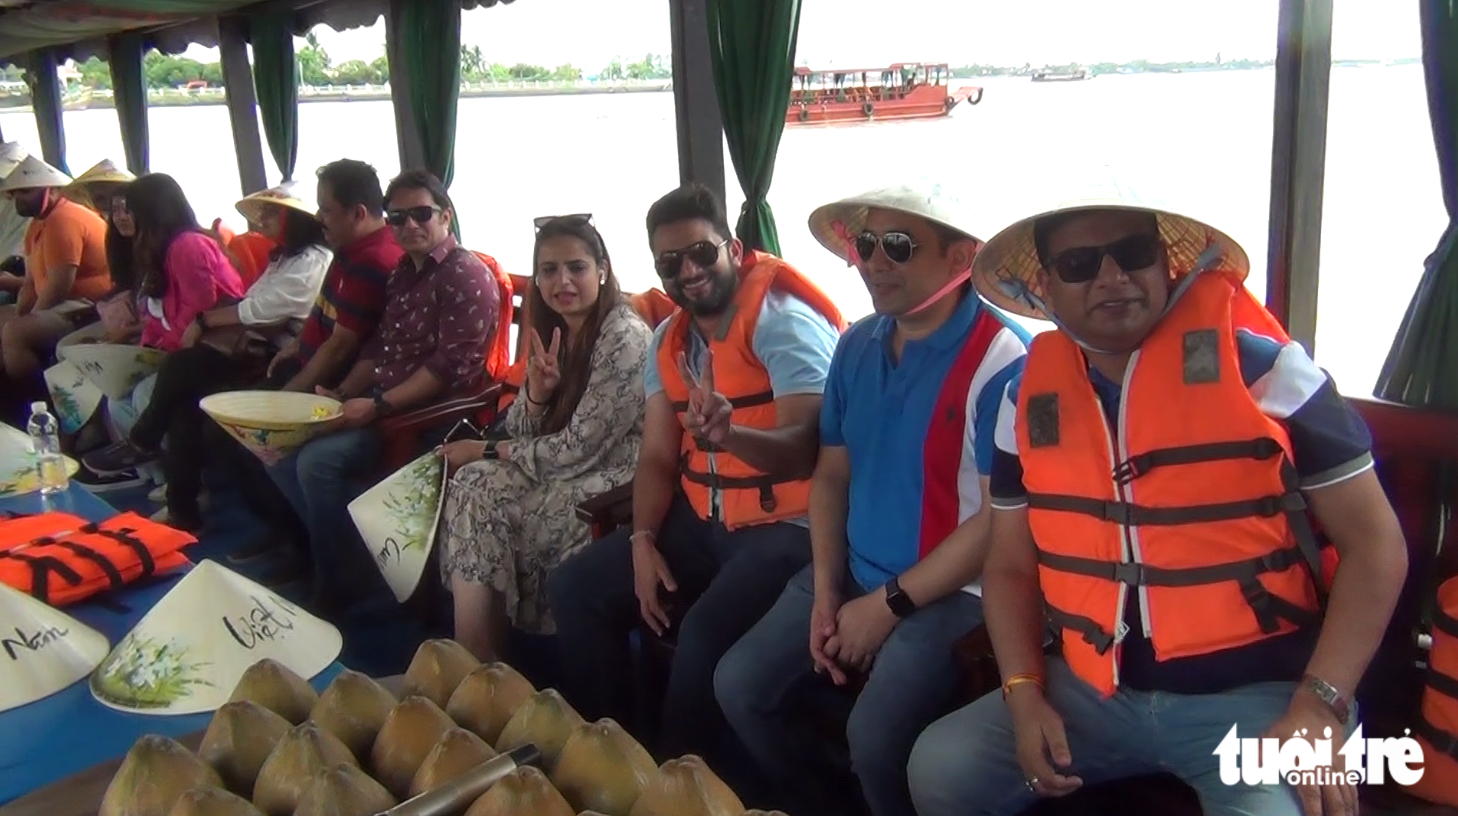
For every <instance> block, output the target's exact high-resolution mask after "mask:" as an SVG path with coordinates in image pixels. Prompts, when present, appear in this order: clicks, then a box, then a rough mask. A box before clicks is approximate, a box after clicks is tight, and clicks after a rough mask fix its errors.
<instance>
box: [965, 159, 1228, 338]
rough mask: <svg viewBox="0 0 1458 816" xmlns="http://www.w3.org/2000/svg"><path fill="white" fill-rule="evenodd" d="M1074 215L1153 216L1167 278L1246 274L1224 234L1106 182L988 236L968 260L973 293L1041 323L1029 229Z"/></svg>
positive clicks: (1037, 267)
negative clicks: (1202, 271)
mask: <svg viewBox="0 0 1458 816" xmlns="http://www.w3.org/2000/svg"><path fill="white" fill-rule="evenodd" d="M1079 210H1126V211H1132V212H1144V213H1149V214H1151V215H1153V216H1154V217H1155V220H1156V222H1157V223H1158V225H1159V234H1160V237H1161V238H1162V239H1163V240H1164V245H1165V250H1166V252H1167V255H1168V259H1169V260H1168V263H1169V274H1170V277H1171V278H1172V279H1175V280H1178V279H1180V278H1182V277H1183V276H1185V275H1186V274H1187V273H1189V272H1190V271H1191V270H1193V269H1194V268H1195V267H1196V266H1206V267H1207V268H1216V267H1218V268H1220V269H1222V270H1224V271H1226V272H1229V273H1230V274H1231V275H1233V276H1235V277H1236V278H1238V279H1240V280H1245V278H1246V276H1247V275H1248V274H1250V259H1249V258H1248V257H1247V256H1246V254H1245V250H1244V249H1242V248H1241V246H1240V244H1238V243H1236V241H1235V240H1234V239H1233V238H1231V237H1230V236H1229V235H1226V234H1225V233H1224V232H1221V231H1220V230H1218V229H1216V228H1214V227H1212V226H1210V225H1208V224H1206V223H1204V222H1203V221H1200V220H1197V219H1195V218H1192V217H1190V216H1187V215H1180V214H1178V213H1175V212H1172V211H1170V210H1169V209H1167V208H1166V207H1165V206H1164V205H1163V204H1162V203H1159V202H1156V201H1155V200H1153V199H1151V198H1148V197H1145V196H1141V195H1140V194H1139V193H1137V192H1135V191H1134V190H1133V189H1132V188H1130V187H1129V186H1127V185H1124V184H1120V183H1119V182H1117V181H1116V180H1113V179H1112V178H1110V179H1100V180H1098V181H1096V182H1092V183H1090V184H1088V185H1087V186H1085V187H1084V188H1083V189H1082V190H1080V191H1078V192H1077V193H1075V194H1074V195H1071V196H1068V197H1066V198H1063V199H1061V200H1059V201H1057V202H1056V203H1054V204H1052V205H1050V206H1047V207H1045V208H1044V209H1043V210H1042V211H1041V212H1039V213H1038V214H1037V215H1032V216H1029V217H1027V218H1023V219H1020V220H1018V221H1016V222H1014V223H1013V224H1012V225H1010V226H1008V227H1006V228H1004V229H1003V230H1002V231H1001V232H999V233H997V234H996V235H994V236H992V238H991V239H990V240H988V242H987V244H986V245H984V246H983V247H982V249H981V250H980V251H979V252H978V253H977V257H976V258H975V259H973V261H972V281H973V283H974V284H975V285H976V287H977V292H978V294H980V295H982V297H984V298H986V299H987V301H988V302H990V303H992V304H993V305H994V306H997V307H998V308H1000V309H1005V310H1007V311H1009V312H1012V313H1014V314H1018V315H1021V316H1023V317H1032V318H1037V319H1041V320H1047V319H1048V317H1047V316H1046V315H1044V314H1043V311H1042V309H1041V307H1040V306H1039V304H1040V303H1041V302H1042V299H1043V291H1042V287H1041V285H1040V284H1039V283H1038V272H1039V270H1041V269H1042V262H1041V261H1039V260H1038V252H1037V247H1036V246H1035V244H1034V240H1033V228H1034V225H1035V224H1036V223H1037V222H1038V220H1039V219H1042V218H1047V217H1048V216H1051V215H1055V214H1061V213H1071V212H1076V211H1079Z"/></svg>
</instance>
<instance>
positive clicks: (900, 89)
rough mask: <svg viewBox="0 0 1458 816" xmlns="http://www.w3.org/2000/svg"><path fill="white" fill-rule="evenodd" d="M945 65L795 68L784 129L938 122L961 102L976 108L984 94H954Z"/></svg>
mask: <svg viewBox="0 0 1458 816" xmlns="http://www.w3.org/2000/svg"><path fill="white" fill-rule="evenodd" d="M951 78H952V70H951V67H950V66H948V65H947V64H946V63H930V62H898V63H896V64H894V65H890V66H888V67H885V68H855V69H842V68H837V69H832V70H828V71H816V70H813V69H810V68H796V69H795V76H794V78H793V79H792V80H791V83H792V84H791V86H790V105H789V109H788V110H787V111H786V112H785V124H786V125H823V124H831V123H835V122H870V121H886V120H894V119H936V118H939V117H942V116H946V115H947V114H949V113H951V112H952V109H953V108H955V107H957V105H959V104H961V103H962V102H966V103H967V104H969V105H976V104H977V103H978V102H981V101H982V89H981V88H979V87H976V86H967V87H962V88H958V89H957V90H955V91H952V90H950V89H949V88H948V86H947V84H948V82H949V81H950V80H951Z"/></svg>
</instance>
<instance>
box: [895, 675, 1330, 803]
mask: <svg viewBox="0 0 1458 816" xmlns="http://www.w3.org/2000/svg"><path fill="white" fill-rule="evenodd" d="M1047 671H1048V679H1047V683H1048V690H1047V695H1048V701H1049V702H1050V703H1051V704H1052V705H1053V708H1054V710H1056V711H1057V712H1058V713H1059V715H1061V716H1062V717H1063V726H1064V730H1065V732H1066V733H1067V735H1068V748H1069V751H1070V753H1072V755H1073V766H1072V770H1071V773H1072V774H1073V775H1075V776H1078V777H1079V778H1081V779H1082V780H1083V784H1084V786H1085V787H1087V786H1090V785H1096V784H1099V783H1101V782H1112V781H1114V780H1117V779H1124V778H1128V777H1132V776H1142V775H1145V774H1153V773H1159V772H1167V773H1171V774H1174V775H1175V776H1178V777H1179V778H1180V779H1182V780H1184V781H1185V783H1186V784H1188V785H1189V786H1190V787H1192V788H1194V789H1195V793H1196V794H1198V795H1199V797H1200V806H1201V808H1202V809H1203V810H1204V813H1205V816H1301V805H1300V803H1299V801H1298V800H1297V798H1296V794H1295V791H1293V790H1292V789H1291V788H1290V787H1287V786H1286V785H1285V784H1280V785H1271V786H1247V785H1243V784H1240V785H1230V786H1227V785H1225V784H1223V783H1222V782H1221V781H1220V763H1219V759H1218V758H1217V757H1216V756H1215V754H1214V751H1215V747H1216V746H1217V745H1219V744H1220V741H1221V740H1222V739H1224V738H1225V735H1226V734H1227V733H1229V731H1230V726H1231V725H1237V726H1238V727H1239V734H1240V736H1241V737H1242V738H1244V737H1259V736H1260V735H1261V734H1262V733H1264V732H1265V730H1266V729H1267V728H1270V727H1271V725H1273V724H1274V723H1275V722H1276V720H1278V719H1280V718H1281V716H1282V715H1284V714H1285V713H1286V707H1287V705H1289V704H1290V702H1291V695H1292V694H1293V693H1294V692H1295V690H1296V684H1295V683H1256V684H1252V685H1249V686H1244V687H1242V688H1238V689H1234V690H1232V691H1227V692H1223V693H1220V694H1198V695H1196V694H1171V693H1168V692H1143V691H1131V690H1127V689H1125V690H1121V691H1119V692H1117V693H1116V694H1114V696H1113V697H1110V698H1108V699H1101V698H1100V697H1099V694H1098V692H1097V691H1095V690H1094V688H1093V687H1092V686H1090V685H1088V684H1087V683H1085V682H1083V681H1082V680H1080V679H1078V678H1077V677H1076V676H1074V674H1073V671H1072V670H1071V669H1069V667H1068V663H1067V662H1066V661H1064V660H1062V659H1060V658H1049V660H1048V665H1047ZM1352 722H1353V723H1355V722H1356V718H1353V720H1352ZM907 776H908V777H909V778H910V780H911V797H912V800H913V801H915V802H916V812H917V813H918V814H919V816H974V815H975V816H1016V814H1018V813H1020V812H1021V811H1022V810H1023V809H1024V808H1026V807H1028V806H1029V805H1031V804H1033V803H1034V802H1035V801H1037V798H1038V797H1037V795H1036V794H1034V793H1033V792H1032V791H1030V790H1028V787H1027V785H1026V783H1025V782H1024V779H1023V771H1022V769H1021V768H1019V767H1018V761H1017V755H1016V749H1015V748H1014V739H1013V730H1012V717H1011V716H1010V714H1009V712H1008V708H1007V705H1006V704H1005V703H1004V702H1003V699H1002V694H1001V692H993V693H991V694H988V695H986V696H984V697H982V698H981V699H979V700H977V701H976V702H973V703H971V704H969V705H967V706H966V707H964V708H962V709H961V710H959V711H955V712H953V713H951V714H949V715H947V716H946V717H943V718H942V719H940V720H938V721H937V722H936V723H934V724H933V725H932V726H931V727H930V728H928V729H926V732H925V733H923V734H922V735H921V739H920V740H918V741H917V743H916V750H915V751H913V752H912V754H911V762H910V764H909V765H908V767H907Z"/></svg>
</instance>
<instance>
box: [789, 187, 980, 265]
mask: <svg viewBox="0 0 1458 816" xmlns="http://www.w3.org/2000/svg"><path fill="white" fill-rule="evenodd" d="M871 210H894V211H896V212H903V213H907V214H909V215H914V216H917V217H919V218H925V219H926V220H928V221H932V222H934V223H937V224H940V225H942V226H944V227H947V228H948V229H952V230H955V231H957V232H960V233H962V234H963V235H966V236H967V237H968V238H972V239H974V240H980V239H981V236H982V222H981V219H980V218H979V217H978V215H977V213H975V212H974V211H973V209H972V207H971V206H970V205H969V204H968V203H967V202H966V201H965V200H963V199H962V198H961V197H960V196H958V195H957V193H956V192H955V191H954V190H952V188H951V187H949V186H948V185H945V184H943V183H942V182H940V181H935V180H932V179H917V180H913V181H911V182H908V183H905V184H896V185H892V186H890V187H882V188H879V189H876V190H871V191H869V192H865V193H861V194H859V195H853V196H851V197H849V198H843V199H841V200H839V201H835V202H832V203H830V204H824V205H822V206H820V207H817V208H816V209H815V211H814V212H812V213H810V232H811V234H813V235H814V236H815V240H817V241H819V242H820V245H821V246H823V247H825V248H826V249H828V250H830V251H831V252H833V253H835V254H836V255H837V256H839V257H841V258H845V259H846V261H847V263H850V264H852V265H856V264H859V263H860V257H859V256H857V255H856V254H855V248H854V246H853V244H852V243H851V242H852V241H854V240H855V236H857V235H859V234H860V233H861V230H863V229H865V226H866V215H867V214H868V213H869V212H870V211H871Z"/></svg>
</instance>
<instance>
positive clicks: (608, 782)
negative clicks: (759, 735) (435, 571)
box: [99, 640, 784, 816]
mask: <svg viewBox="0 0 1458 816" xmlns="http://www.w3.org/2000/svg"><path fill="white" fill-rule="evenodd" d="M528 744H531V745H535V746H536V747H537V750H538V751H539V752H540V753H541V756H542V760H541V764H542V769H540V770H539V769H538V768H535V767H530V766H528V767H522V768H518V769H516V770H514V771H512V772H511V773H510V774H508V775H507V776H506V777H504V778H502V779H501V780H500V781H499V782H497V783H496V784H495V785H493V786H492V787H491V789H490V790H488V791H487V792H486V793H484V794H482V796H481V797H480V798H479V799H477V800H476V801H475V802H474V803H472V804H471V805H470V807H469V808H468V809H467V810H465V811H464V813H465V816H784V814H778V813H777V812H776V813H774V814H766V813H764V812H762V811H747V812H746V811H745V809H744V805H743V804H741V802H740V800H739V797H737V796H736V795H735V794H734V792H733V791H731V790H730V789H729V787H728V786H727V785H725V784H724V782H723V781H722V780H720V779H719V777H717V776H715V775H714V773H713V772H712V771H711V770H709V768H708V766H707V765H705V764H704V762H703V760H701V759H699V758H698V757H696V756H686V757H683V758H681V759H671V760H669V761H667V762H665V763H663V765H662V766H655V764H654V762H653V758H652V757H651V756H650V755H649V753H648V752H647V751H646V750H645V749H644V748H643V746H641V745H639V744H638V742H637V741H636V740H634V739H633V738H632V737H631V736H629V735H628V733H627V732H626V731H624V730H623V729H622V727H621V726H619V725H618V724H617V723H616V722H614V721H612V720H610V719H603V720H598V721H597V722H595V723H589V722H586V721H584V720H583V719H582V717H581V715H579V714H578V713H577V712H576V711H574V710H573V709H572V706H570V705H568V703H567V701H566V700H564V699H563V698H562V696H561V695H560V694H558V693H557V692H556V691H555V690H553V689H545V690H543V691H537V690H536V689H535V688H533V687H532V685H531V683H529V682H528V681H527V680H526V678H524V677H522V676H521V674H519V673H518V672H517V671H516V670H515V669H513V668H511V667H510V666H508V665H506V664H504V663H492V664H489V665H482V664H481V662H480V661H478V660H476V658H475V657H474V656H472V655H471V653H470V652H469V651H467V650H466V649H465V648H464V647H462V646H461V645H460V644H458V643H456V642H454V641H451V640H429V641H426V642H425V643H422V644H421V645H420V648H419V649H418V650H417V651H416V653H415V658H414V659H413V660H412V661H411V662H410V668H409V669H408V670H407V671H406V673H405V680H404V683H403V685H402V687H401V696H400V697H399V698H398V699H397V698H396V697H395V695H394V694H392V693H390V692H389V691H388V690H386V689H385V688H384V687H383V686H381V685H380V684H379V683H377V682H375V681H374V680H372V679H370V678H369V677H366V676H365V675H363V674H360V673H358V672H353V671H349V670H345V671H343V672H341V673H340V674H339V676H338V677H336V678H335V679H334V681H333V682H332V683H330V684H329V687H328V688H326V689H325V690H324V693H322V694H320V693H318V692H316V691H314V689H313V688H312V687H311V686H310V685H309V683H308V682H307V681H306V680H304V679H303V678H302V677H299V676H298V675H297V674H295V673H294V672H292V671H290V670H289V669H287V668H285V667H283V666H282V665H280V664H278V663H276V662H274V661H272V660H262V661H259V662H258V663H255V664H253V665H252V666H251V667H249V669H248V671H247V672H245V673H244V675H243V678H242V679H241V680H240V681H239V682H238V685H237V687H236V688H235V689H234V690H233V694H232V697H231V698H230V699H229V701H228V702H227V703H226V704H224V705H223V706H221V707H219V708H218V710H217V712H216V713H215V714H214V715H213V719H212V721H211V723H210V724H209V725H208V729H207V732H206V733H205V734H204V736H203V739H202V744H201V745H200V746H199V747H198V750H197V753H195V754H194V753H193V752H191V751H189V750H188V749H187V748H185V747H184V746H182V745H181V744H179V743H178V742H176V741H174V740H172V739H169V738H167V737H163V736H158V735H155V734H148V735H146V736H143V737H142V738H141V739H139V740H137V742H136V743H135V744H134V745H133V746H132V748H131V750H130V751H128V752H127V755H126V759H124V760H123V761H122V765H121V767H120V768H119V769H118V770H117V772H116V775H115V776H114V777H112V780H111V784H110V786H108V787H107V790H106V795H105V797H103V799H102V802H101V810H100V814H99V816H374V814H377V813H382V812H384V811H386V810H388V809H389V808H391V807H394V806H395V805H397V804H399V803H400V802H403V801H405V800H407V799H410V798H412V797H414V796H418V795H420V794H422V793H424V792H426V791H429V790H431V789H433V788H435V787H437V786H440V785H442V784H444V783H446V782H448V781H450V780H451V779H454V778H455V777H457V776H459V775H461V774H463V773H465V772H467V771H470V770H471V769H473V768H475V767H477V766H478V765H480V764H481V763H483V762H486V761H487V760H489V759H491V758H492V757H494V756H496V755H497V753H498V752H506V751H510V750H512V749H513V748H518V747H521V746H523V745H528Z"/></svg>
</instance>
